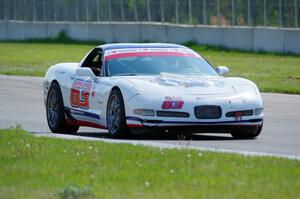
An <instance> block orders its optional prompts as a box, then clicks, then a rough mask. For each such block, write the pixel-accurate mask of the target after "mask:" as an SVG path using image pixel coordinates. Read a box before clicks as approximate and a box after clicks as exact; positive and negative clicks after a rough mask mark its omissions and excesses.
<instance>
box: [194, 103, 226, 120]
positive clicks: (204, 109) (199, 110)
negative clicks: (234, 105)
mask: <svg viewBox="0 0 300 199" xmlns="http://www.w3.org/2000/svg"><path fill="white" fill-rule="evenodd" d="M194 112H195V116H196V118H198V119H219V118H220V117H221V116H222V109H221V107H220V106H215V105H202V106H196V107H195V108H194Z"/></svg>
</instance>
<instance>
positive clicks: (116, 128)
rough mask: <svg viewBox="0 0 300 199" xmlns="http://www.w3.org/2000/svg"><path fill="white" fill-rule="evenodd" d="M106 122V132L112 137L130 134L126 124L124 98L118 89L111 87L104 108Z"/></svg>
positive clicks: (122, 136)
mask: <svg viewBox="0 0 300 199" xmlns="http://www.w3.org/2000/svg"><path fill="white" fill-rule="evenodd" d="M106 124H107V129H108V133H109V134H110V136H111V137H113V138H124V137H128V136H129V135H130V131H129V129H128V127H127V124H126V117H125V106H124V100H123V97H122V93H121V92H120V90H119V89H113V90H112V92H111V93H110V96H109V99H108V103H107V108H106Z"/></svg>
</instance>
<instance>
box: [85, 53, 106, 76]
mask: <svg viewBox="0 0 300 199" xmlns="http://www.w3.org/2000/svg"><path fill="white" fill-rule="evenodd" d="M81 67H88V68H90V69H91V70H92V71H93V73H94V74H95V75H96V76H100V74H101V68H102V50H101V49H99V48H95V49H94V50H93V51H92V52H90V54H89V55H88V56H87V58H86V59H85V60H84V62H83V64H82V66H81Z"/></svg>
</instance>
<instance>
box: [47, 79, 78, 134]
mask: <svg viewBox="0 0 300 199" xmlns="http://www.w3.org/2000/svg"><path fill="white" fill-rule="evenodd" d="M46 113H47V122H48V126H49V128H50V130H51V132H53V133H64V134H75V133H76V132H77V131H78V129H79V126H75V125H69V124H68V123H67V120H66V117H65V111H64V104H63V99H62V94H61V90H60V86H59V84H58V83H56V82H53V83H52V85H51V87H50V89H49V91H48V96H47V102H46Z"/></svg>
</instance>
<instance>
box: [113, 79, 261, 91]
mask: <svg viewBox="0 0 300 199" xmlns="http://www.w3.org/2000/svg"><path fill="white" fill-rule="evenodd" d="M119 78H122V79H123V78H124V79H126V80H127V81H129V82H130V83H131V84H132V85H133V87H134V89H135V90H136V91H137V92H138V93H139V94H144V95H154V94H155V95H164V96H179V95H222V96H224V95H235V94H240V93H243V92H251V93H255V92H256V93H257V91H256V90H257V89H256V86H255V85H254V84H253V83H252V82H251V81H249V80H246V79H242V78H226V77H221V76H209V77H208V76H205V77H204V76H186V75H159V76H130V77H128V76H127V77H119Z"/></svg>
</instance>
